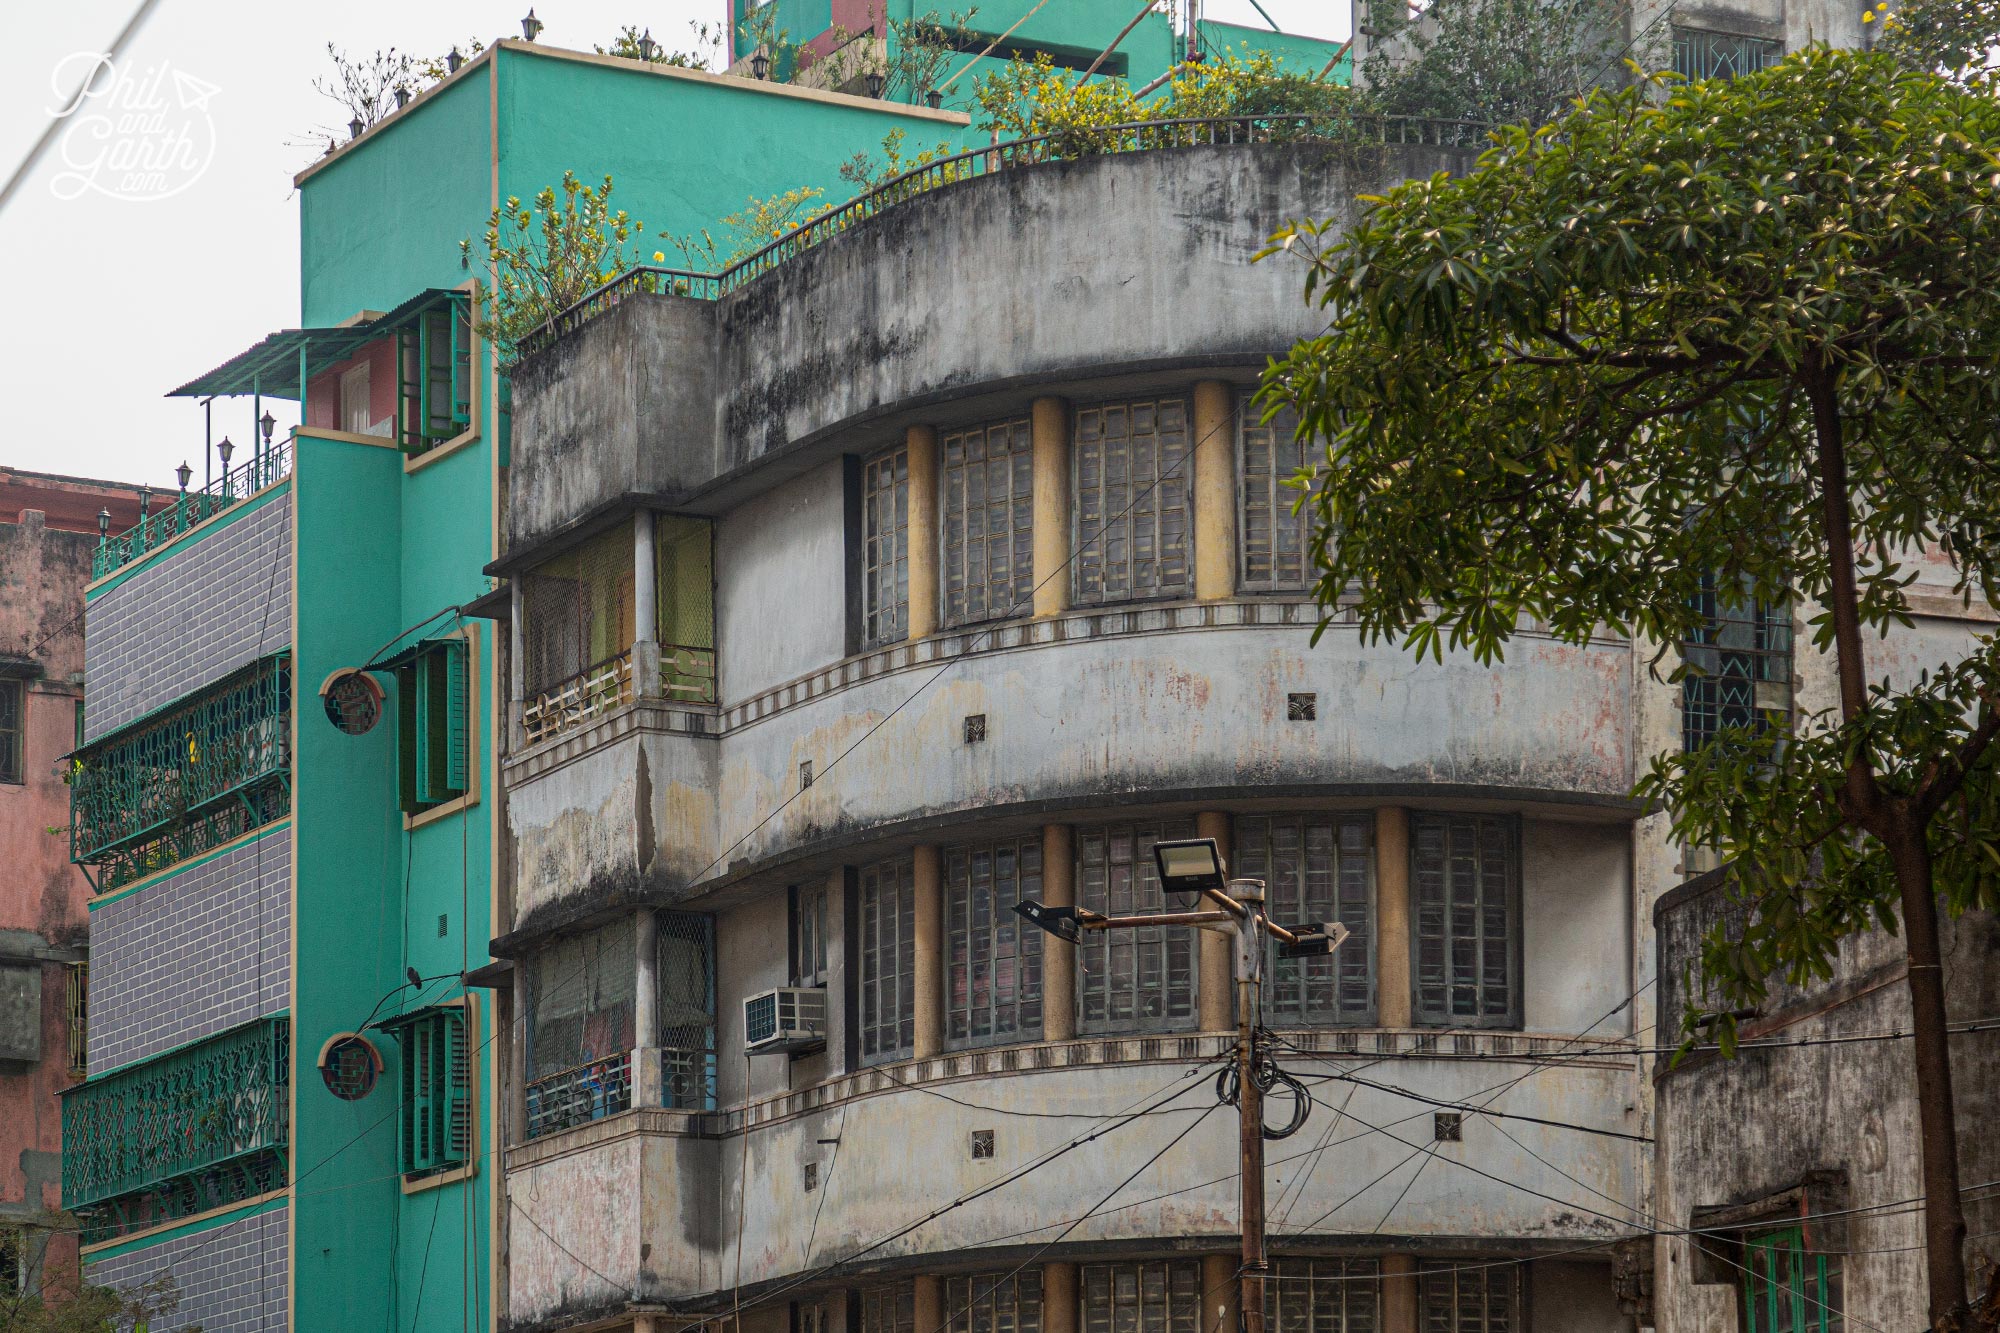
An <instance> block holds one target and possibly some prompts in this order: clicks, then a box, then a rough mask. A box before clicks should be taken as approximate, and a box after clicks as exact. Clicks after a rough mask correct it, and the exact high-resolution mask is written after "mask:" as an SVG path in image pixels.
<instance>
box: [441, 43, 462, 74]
mask: <svg viewBox="0 0 2000 1333" xmlns="http://www.w3.org/2000/svg"><path fill="white" fill-rule="evenodd" d="M464 63H465V57H464V56H462V55H460V54H459V53H458V48H457V47H455V46H454V47H452V48H451V53H450V54H449V55H447V56H445V58H444V67H445V71H446V72H447V73H450V74H456V73H458V67H459V66H460V65H463V64H464Z"/></svg>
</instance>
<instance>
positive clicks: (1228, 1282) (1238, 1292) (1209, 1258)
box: [1201, 1254, 1243, 1333]
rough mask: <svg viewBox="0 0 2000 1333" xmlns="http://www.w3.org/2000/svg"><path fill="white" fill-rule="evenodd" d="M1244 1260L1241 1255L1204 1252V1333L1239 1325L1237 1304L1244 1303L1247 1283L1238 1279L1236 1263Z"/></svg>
mask: <svg viewBox="0 0 2000 1333" xmlns="http://www.w3.org/2000/svg"><path fill="white" fill-rule="evenodd" d="M1241 1262H1242V1257H1241V1256H1240V1255H1234V1254H1204V1255H1203V1256H1201V1326H1202V1329H1203V1333H1212V1331H1213V1330H1216V1329H1224V1328H1237V1327H1239V1326H1240V1325H1239V1323H1238V1316H1237V1306H1238V1305H1239V1304H1241V1300H1240V1298H1241V1296H1242V1294H1243V1285H1242V1283H1241V1282H1240V1281H1239V1280H1238V1279H1237V1276H1236V1266H1237V1265H1238V1264H1240V1263H1241Z"/></svg>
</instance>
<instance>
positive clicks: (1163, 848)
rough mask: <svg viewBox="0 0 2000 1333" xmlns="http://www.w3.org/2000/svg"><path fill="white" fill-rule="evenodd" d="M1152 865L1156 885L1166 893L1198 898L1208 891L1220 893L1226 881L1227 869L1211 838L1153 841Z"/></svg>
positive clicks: (1219, 851)
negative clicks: (1156, 870) (1156, 872)
mask: <svg viewBox="0 0 2000 1333" xmlns="http://www.w3.org/2000/svg"><path fill="white" fill-rule="evenodd" d="M1153 864H1155V865H1156V866H1158V867H1159V870H1160V887H1161V888H1162V889H1164V890H1165V891H1166V892H1168V893H1185V894H1187V895H1188V896H1189V897H1193V898H1199V897H1201V896H1202V895H1203V894H1204V893H1207V892H1210V891H1211V890H1213V891H1214V892H1217V893H1220V892H1221V891H1222V890H1223V889H1224V888H1225V887H1226V885H1227V883H1228V876H1229V871H1228V868H1227V867H1226V866H1224V865H1223V863H1222V852H1221V850H1220V849H1218V848H1217V847H1216V845H1215V839H1213V838H1175V839H1171V840H1169V841H1166V842H1156V843H1154V844H1153Z"/></svg>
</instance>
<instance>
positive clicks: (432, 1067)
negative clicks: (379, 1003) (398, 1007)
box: [384, 1005, 478, 1177]
mask: <svg viewBox="0 0 2000 1333" xmlns="http://www.w3.org/2000/svg"><path fill="white" fill-rule="evenodd" d="M469 1012H470V1009H469V1005H467V1006H457V1005H454V1006H440V1007H438V1008H434V1009H427V1010H422V1011H420V1012H418V1013H416V1014H411V1015H406V1016H405V1017H404V1018H402V1019H401V1020H400V1021H396V1022H394V1023H392V1024H385V1025H384V1026H390V1027H392V1028H393V1030H394V1032H395V1034H396V1040H397V1042H398V1044H399V1045H400V1046H401V1047H402V1052H403V1093H402V1131H403V1132H402V1160H401V1167H400V1169H401V1170H402V1172H403V1174H404V1175H406V1176H416V1177H423V1176H429V1175H435V1174H437V1173H438V1172H440V1171H449V1170H450V1169H452V1168H453V1167H456V1166H463V1165H465V1164H466V1163H467V1162H469V1161H471V1160H472V1156H473V1114H474V1098H475V1097H476V1096H477V1095H478V1093H477V1089H475V1088H474V1086H473V1080H472V1045H473V1042H474V1041H475V1040H476V1039H477V1034H476V1033H475V1032H473V1031H472V1030H471V1026H470V1024H469V1023H468V1021H467V1019H468V1015H469Z"/></svg>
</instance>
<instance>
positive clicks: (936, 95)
mask: <svg viewBox="0 0 2000 1333" xmlns="http://www.w3.org/2000/svg"><path fill="white" fill-rule="evenodd" d="M924 105H925V106H927V107H929V108H930V109H931V110H933V111H935V110H937V109H938V108H939V107H941V106H943V105H944V94H943V93H942V92H939V91H938V90H937V89H936V88H933V89H931V90H930V91H929V92H927V93H925V94H924Z"/></svg>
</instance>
